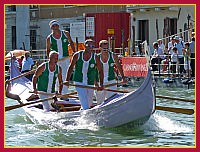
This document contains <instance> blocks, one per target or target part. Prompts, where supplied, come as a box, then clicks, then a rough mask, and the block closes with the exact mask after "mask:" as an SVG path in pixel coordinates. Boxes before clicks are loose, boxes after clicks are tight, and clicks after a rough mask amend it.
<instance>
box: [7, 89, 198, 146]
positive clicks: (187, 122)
mask: <svg viewBox="0 0 200 152" xmlns="http://www.w3.org/2000/svg"><path fill="white" fill-rule="evenodd" d="M194 91H195V90H194V89H187V88H185V89H184V88H157V92H156V94H157V95H162V96H171V97H177V98H185V99H194ZM156 101H157V105H159V106H169V107H180V108H188V109H194V104H193V103H189V102H183V101H174V100H164V99H158V98H157V100H156ZM15 104H17V102H16V101H14V100H11V99H6V105H7V106H8V105H15ZM5 118H6V121H5V123H6V124H5V146H6V147H22V146H23V147H139V148H140V147H183V148H185V147H186V146H187V147H194V146H195V141H196V140H195V115H186V114H177V113H172V112H166V111H158V110H157V111H156V112H155V113H154V114H153V115H152V116H151V118H150V119H149V120H148V122H147V123H145V124H144V125H143V126H141V127H139V128H124V129H116V128H110V129H108V128H100V127H98V126H96V125H95V124H85V123H84V122H81V123H79V124H78V125H68V126H64V127H63V126H62V127H60V128H51V127H50V126H46V125H39V124H34V123H32V122H31V121H30V119H29V118H28V117H27V116H26V114H25V112H24V110H23V109H22V108H18V109H15V110H12V111H8V112H6V113H5Z"/></svg>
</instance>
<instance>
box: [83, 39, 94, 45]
mask: <svg viewBox="0 0 200 152" xmlns="http://www.w3.org/2000/svg"><path fill="white" fill-rule="evenodd" d="M88 42H94V41H93V40H92V39H87V40H85V44H86V43H88Z"/></svg>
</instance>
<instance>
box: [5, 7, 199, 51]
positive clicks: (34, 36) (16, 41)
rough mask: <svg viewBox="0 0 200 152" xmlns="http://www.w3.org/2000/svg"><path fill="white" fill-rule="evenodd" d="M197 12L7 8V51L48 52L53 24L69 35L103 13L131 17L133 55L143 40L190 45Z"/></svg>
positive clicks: (185, 9)
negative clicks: (179, 40) (175, 38)
mask: <svg viewBox="0 0 200 152" xmlns="http://www.w3.org/2000/svg"><path fill="white" fill-rule="evenodd" d="M195 8H196V7H195V5H180V4H179V5H170V6H169V5H5V39H6V40H5V42H6V44H5V49H6V50H14V49H26V50H30V49H32V50H39V49H45V48H46V44H45V42H46V37H47V36H48V34H50V33H51V30H50V28H49V25H48V24H49V21H50V20H52V19H57V20H58V21H59V23H60V28H61V29H64V30H68V31H70V24H73V23H83V22H85V16H86V14H88V13H101V12H103V13H105V12H128V13H130V14H131V18H130V29H129V31H128V32H129V38H128V39H129V42H130V45H129V47H130V50H131V51H133V50H135V48H136V46H137V45H138V43H140V42H143V41H144V40H147V42H148V44H149V46H152V43H153V42H154V41H157V39H160V38H161V39H163V41H164V43H167V41H168V39H169V37H170V36H171V35H175V34H178V35H179V36H181V37H183V40H184V41H188V40H189V38H190V34H191V32H192V31H195V17H196V16H195V12H196V11H195ZM188 29H189V32H187V31H188ZM71 35H72V34H71ZM82 39H83V38H82ZM125 41H127V40H125ZM130 53H131V52H130Z"/></svg>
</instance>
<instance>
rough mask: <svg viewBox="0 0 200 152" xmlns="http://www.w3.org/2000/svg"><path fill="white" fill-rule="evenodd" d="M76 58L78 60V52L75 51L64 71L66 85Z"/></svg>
mask: <svg viewBox="0 0 200 152" xmlns="http://www.w3.org/2000/svg"><path fill="white" fill-rule="evenodd" d="M77 60H78V53H75V54H74V55H73V57H72V62H71V63H70V65H69V68H68V70H67V73H66V82H67V83H66V85H67V86H68V85H69V80H70V77H71V74H72V71H73V68H74V66H75V64H76V61H77Z"/></svg>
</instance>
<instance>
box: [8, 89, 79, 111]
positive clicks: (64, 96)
mask: <svg viewBox="0 0 200 152" xmlns="http://www.w3.org/2000/svg"><path fill="white" fill-rule="evenodd" d="M76 93H77V92H71V93H68V94H63V95H58V96H57V97H58V98H66V97H69V95H73V94H76ZM51 99H53V97H49V98H45V99H40V100H36V101H34V102H28V103H25V104H19V105H14V106H8V107H5V111H9V110H13V109H17V108H20V107H23V106H27V105H31V104H35V103H40V102H44V101H47V100H51Z"/></svg>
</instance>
